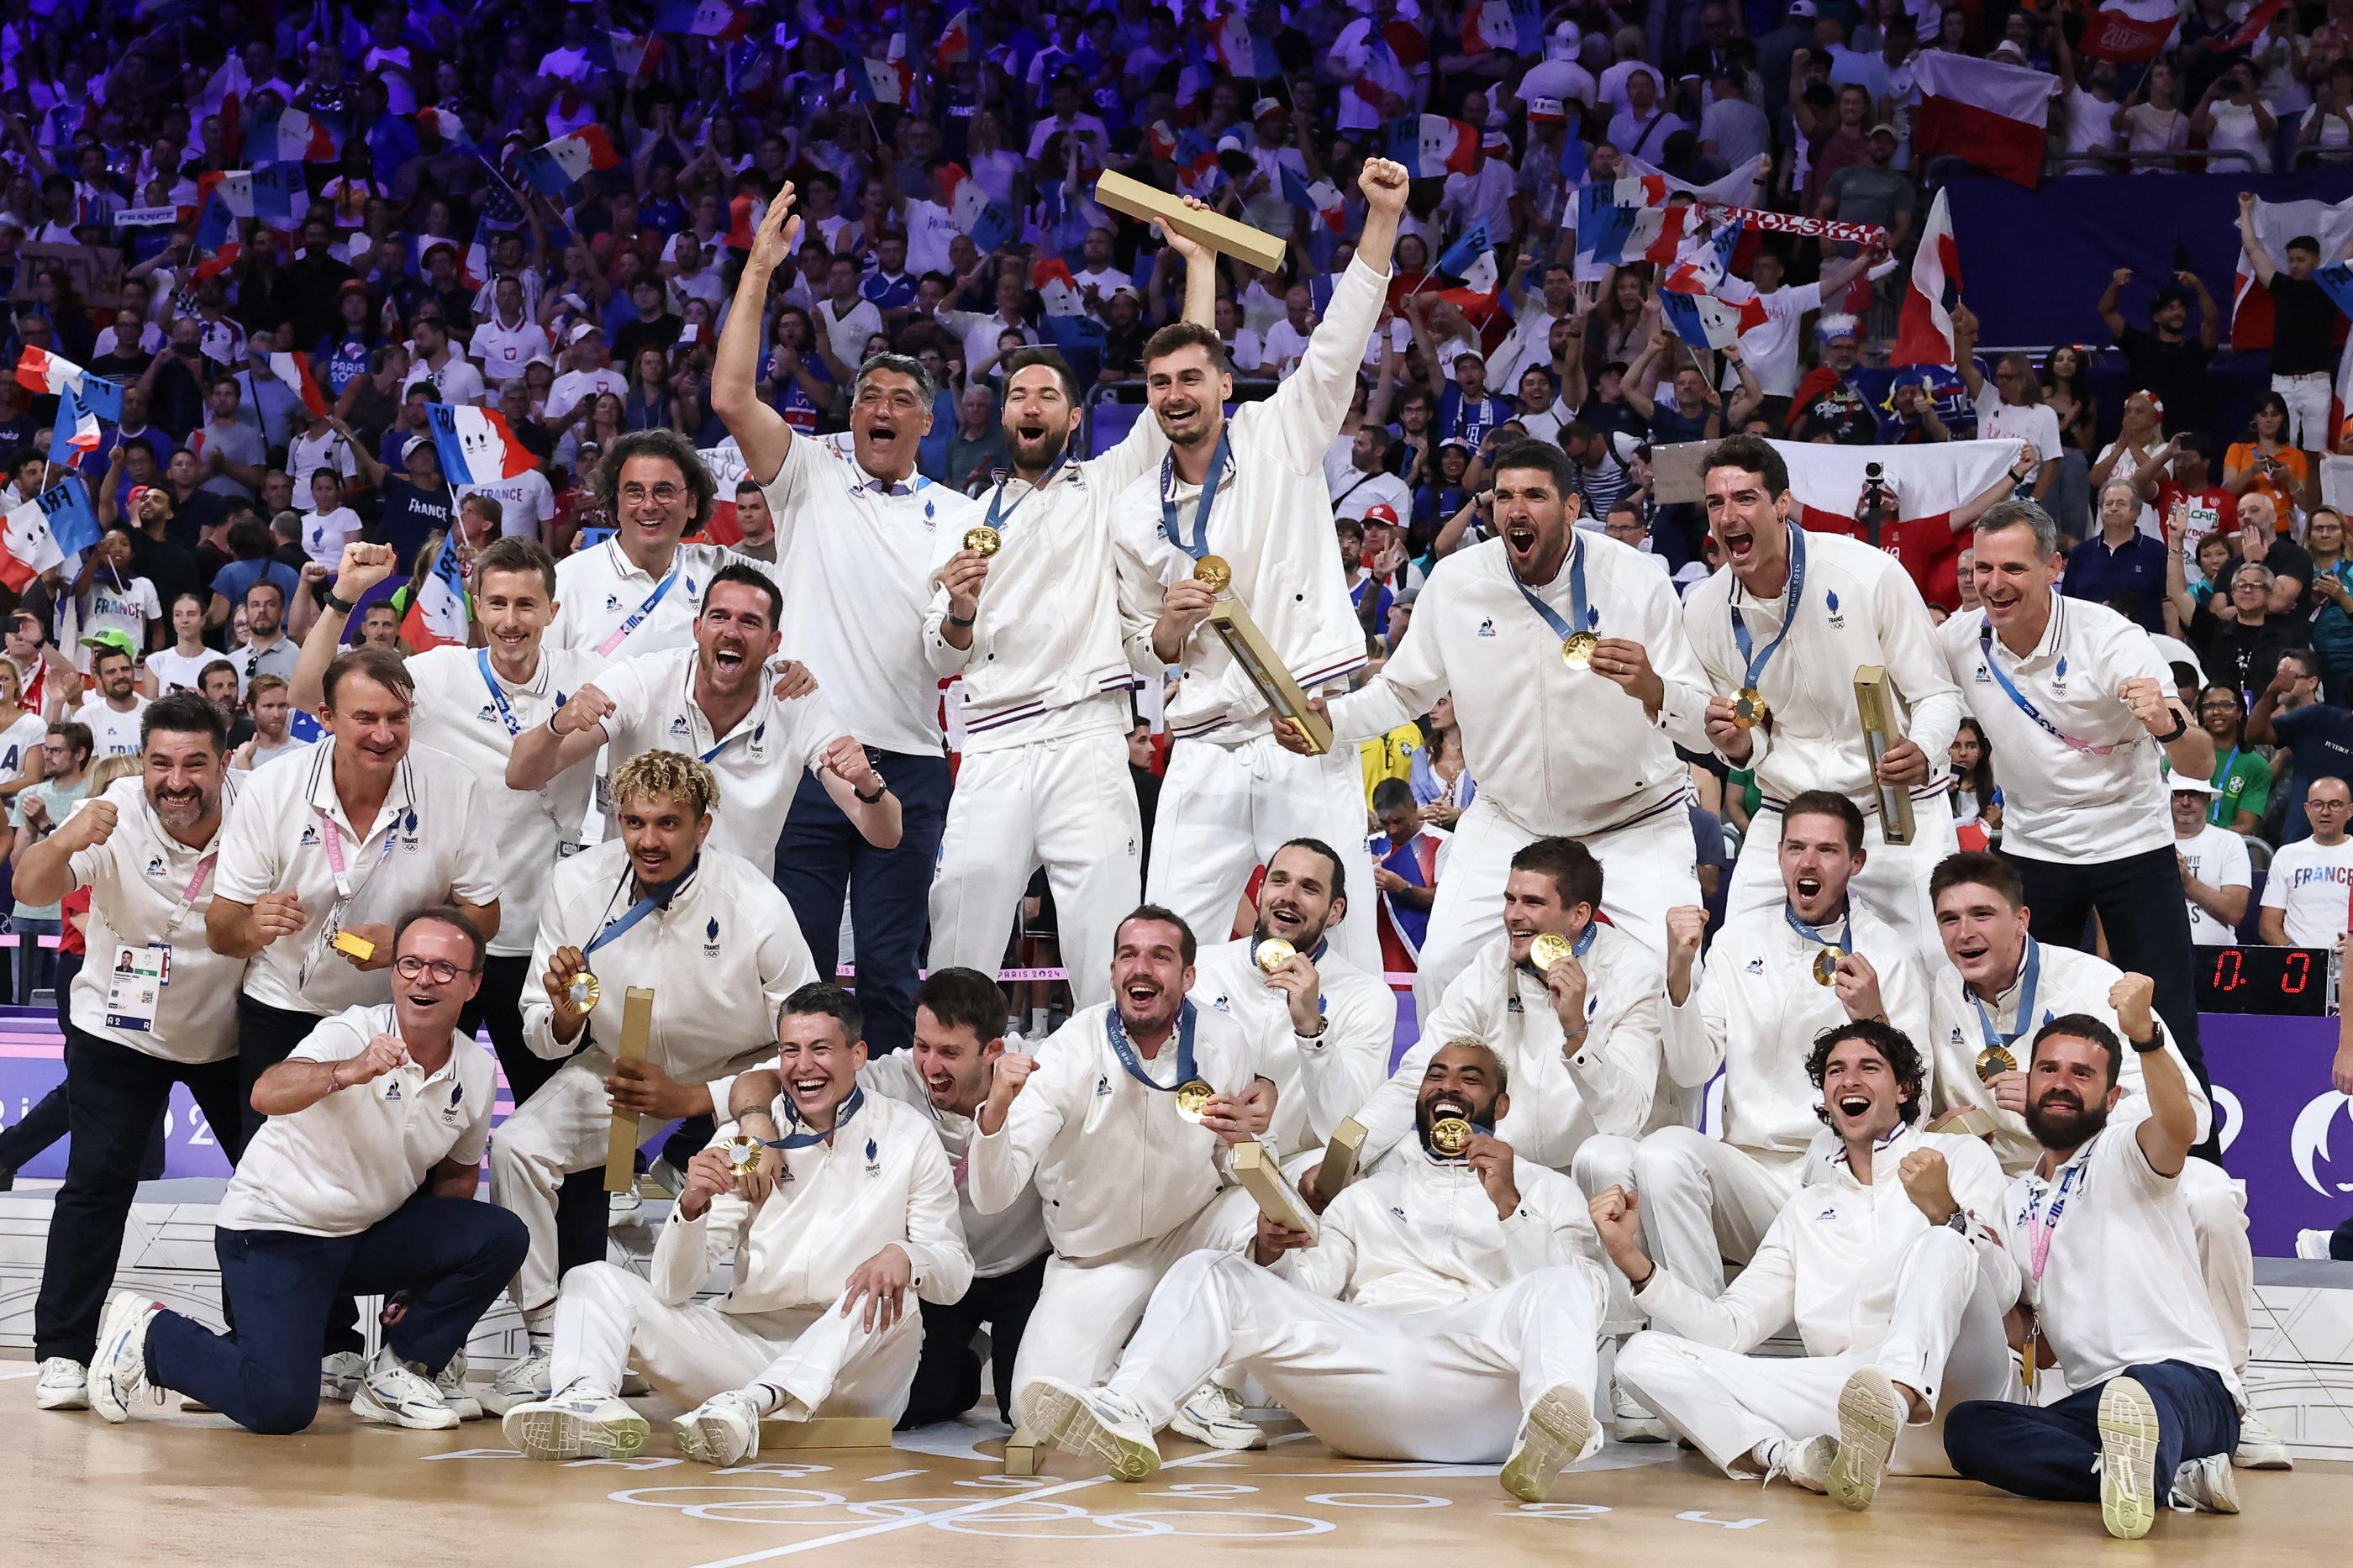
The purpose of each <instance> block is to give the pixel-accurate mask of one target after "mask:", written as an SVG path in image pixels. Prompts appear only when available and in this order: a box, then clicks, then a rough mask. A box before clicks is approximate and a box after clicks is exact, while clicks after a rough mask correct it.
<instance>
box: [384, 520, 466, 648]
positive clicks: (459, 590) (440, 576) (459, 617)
mask: <svg viewBox="0 0 2353 1568" xmlns="http://www.w3.org/2000/svg"><path fill="white" fill-rule="evenodd" d="M468 620H469V614H468V605H467V603H466V572H465V566H464V564H463V563H461V562H459V559H458V531H457V530H456V529H454V528H452V529H450V530H449V531H448V532H446V533H444V534H443V535H442V536H441V548H440V549H439V550H438V551H437V552H434V556H433V570H432V571H430V572H428V573H427V574H425V580H424V581H423V582H422V583H419V584H417V593H416V595H414V596H413V597H411V598H410V600H409V601H408V614H406V616H402V617H401V621H400V637H401V640H402V641H403V642H406V644H407V645H408V646H409V647H413V648H415V649H417V651H418V652H420V653H422V652H423V651H424V650H425V649H427V648H428V647H449V646H451V645H452V644H463V643H464V642H466V641H467V624H468Z"/></svg>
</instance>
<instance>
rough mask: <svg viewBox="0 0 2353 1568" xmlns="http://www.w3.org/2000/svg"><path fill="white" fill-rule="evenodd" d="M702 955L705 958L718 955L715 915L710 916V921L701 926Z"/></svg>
mask: <svg viewBox="0 0 2353 1568" xmlns="http://www.w3.org/2000/svg"><path fill="white" fill-rule="evenodd" d="M702 956H703V957H705V958H716V957H718V956H719V917H718V916H717V915H713V916H712V917H711V923H710V924H709V925H707V926H704V927H703V928H702Z"/></svg>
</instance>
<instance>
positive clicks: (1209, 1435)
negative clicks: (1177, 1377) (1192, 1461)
mask: <svg viewBox="0 0 2353 1568" xmlns="http://www.w3.org/2000/svg"><path fill="white" fill-rule="evenodd" d="M1168 1430H1170V1431H1171V1432H1174V1433H1176V1435H1177V1436H1180V1437H1190V1438H1192V1439H1193V1441H1195V1442H1196V1443H1207V1444H1208V1446H1209V1447H1212V1448H1223V1449H1225V1450H1226V1451H1227V1452H1228V1453H1240V1451H1241V1450H1242V1449H1244V1448H1263V1447H1266V1428H1264V1427H1263V1426H1260V1425H1259V1424H1258V1423H1257V1422H1255V1421H1250V1420H1248V1419H1245V1418H1244V1416H1243V1415H1242V1402H1241V1400H1240V1397H1239V1396H1238V1395H1237V1394H1235V1393H1234V1391H1233V1390H1232V1389H1230V1388H1227V1387H1225V1386H1224V1385H1222V1384H1219V1382H1218V1381H1217V1380H1216V1379H1215V1378H1212V1379H1210V1380H1209V1381H1208V1382H1207V1383H1205V1384H1201V1386H1200V1387H1198V1388H1197V1389H1195V1390H1194V1391H1193V1394H1192V1397H1191V1398H1189V1399H1187V1400H1186V1401H1185V1403H1184V1404H1182V1405H1178V1406H1177V1407H1176V1415H1174V1416H1172V1417H1171V1418H1170V1419H1169V1422H1168Z"/></svg>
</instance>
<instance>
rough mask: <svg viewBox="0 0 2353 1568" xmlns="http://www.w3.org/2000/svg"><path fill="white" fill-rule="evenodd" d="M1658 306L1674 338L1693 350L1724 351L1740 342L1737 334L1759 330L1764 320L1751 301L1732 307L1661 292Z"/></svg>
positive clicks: (1701, 297)
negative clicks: (1690, 346)
mask: <svg viewBox="0 0 2353 1568" xmlns="http://www.w3.org/2000/svg"><path fill="white" fill-rule="evenodd" d="M1659 304H1660V307H1661V309H1662V310H1663V311H1664V312H1665V314H1666V318H1667V325H1668V326H1669V327H1670V328H1672V330H1673V331H1674V334H1675V336H1677V337H1679V338H1681V339H1683V342H1686V343H1689V344H1691V345H1692V346H1694V348H1697V347H1702V346H1704V347H1707V348H1711V349H1728V348H1730V347H1731V346H1732V345H1733V344H1735V343H1736V342H1739V341H1740V334H1741V333H1743V332H1746V331H1751V330H1753V329H1755V328H1757V327H1761V326H1763V325H1764V324H1765V322H1766V321H1767V316H1766V313H1765V307H1764V306H1762V305H1760V304H1758V303H1757V301H1756V300H1748V301H1747V302H1746V303H1745V304H1740V305H1735V304H1732V303H1730V302H1729V301H1727V300H1719V299H1717V298H1716V297H1715V295H1713V294H1683V293H1678V292H1676V291H1675V290H1673V289H1661V290H1660V291H1659Z"/></svg>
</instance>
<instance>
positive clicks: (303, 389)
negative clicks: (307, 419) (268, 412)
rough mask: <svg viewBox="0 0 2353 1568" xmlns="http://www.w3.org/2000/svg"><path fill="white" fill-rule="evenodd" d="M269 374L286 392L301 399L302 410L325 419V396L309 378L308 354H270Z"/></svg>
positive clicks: (309, 364)
mask: <svg viewBox="0 0 2353 1568" xmlns="http://www.w3.org/2000/svg"><path fill="white" fill-rule="evenodd" d="M269 374H272V375H274V376H276V377H277V378H278V379H279V380H280V381H281V382H283V383H284V384H285V385H286V390H287V391H289V392H290V393H292V394H293V395H295V396H297V397H299V398H301V400H302V406H303V407H304V408H306V409H308V410H310V412H311V414H313V415H316V416H319V417H320V418H324V417H326V413H327V396H326V394H324V393H322V392H321V391H320V390H319V384H318V383H317V382H316V381H313V380H312V379H311V356H310V355H309V354H306V353H278V354H271V355H270V356H269Z"/></svg>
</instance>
